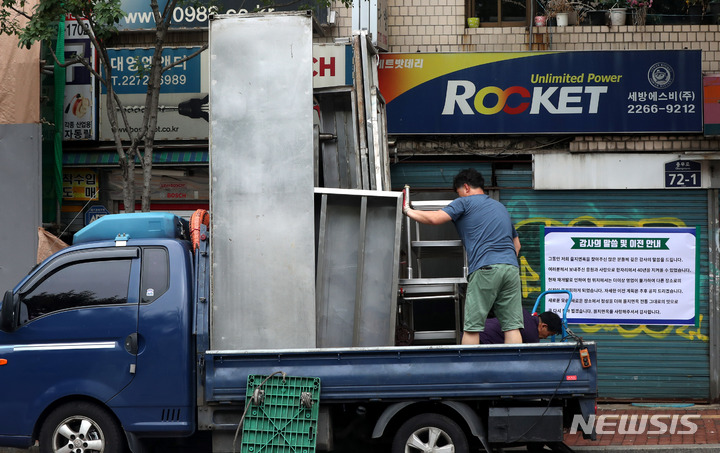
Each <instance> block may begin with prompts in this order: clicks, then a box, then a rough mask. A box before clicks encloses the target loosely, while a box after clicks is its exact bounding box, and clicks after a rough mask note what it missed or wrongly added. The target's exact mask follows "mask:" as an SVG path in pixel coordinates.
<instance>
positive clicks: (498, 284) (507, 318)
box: [464, 264, 524, 332]
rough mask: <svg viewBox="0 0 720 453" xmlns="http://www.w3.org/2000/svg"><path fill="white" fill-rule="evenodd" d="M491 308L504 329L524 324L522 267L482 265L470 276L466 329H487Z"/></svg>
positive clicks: (478, 330)
mask: <svg viewBox="0 0 720 453" xmlns="http://www.w3.org/2000/svg"><path fill="white" fill-rule="evenodd" d="M490 309H493V310H494V312H495V316H496V317H497V318H498V321H500V326H501V327H502V330H503V332H505V331H507V330H513V329H522V328H523V327H524V325H523V314H522V293H521V285H520V270H519V269H518V267H517V266H513V265H511V264H493V265H491V266H483V267H481V268H480V269H478V270H476V271H475V272H473V273H472V274H470V276H469V277H468V286H467V293H466V295H465V326H464V330H465V331H466V332H482V331H483V330H485V320H486V319H487V316H488V313H490Z"/></svg>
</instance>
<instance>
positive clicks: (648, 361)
mask: <svg viewBox="0 0 720 453" xmlns="http://www.w3.org/2000/svg"><path fill="white" fill-rule="evenodd" d="M405 166H406V167H410V166H411V164H405ZM467 166H469V165H462V164H461V165H459V167H458V169H459V168H465V167H467ZM485 168H486V170H485V171H483V169H480V168H478V169H479V170H481V171H483V174H484V175H486V174H488V173H486V171H487V172H489V171H490V167H489V166H486V167H485ZM448 170H449V169H447V168H443V172H444V173H448ZM439 172H440V169H438V170H437V171H436V172H435V174H434V176H433V172H432V170H431V169H430V168H429V167H428V166H427V165H426V166H424V167H423V174H425V175H427V176H428V177H429V178H432V179H429V180H430V181H439V180H440V176H439ZM403 175H411V176H413V177H416V178H419V177H420V172H413V171H412V170H409V169H408V168H405V169H403V172H398V174H396V173H393V185H394V186H398V185H400V186H402V184H405V182H404V178H403ZM453 175H454V173H451V174H450V175H447V174H446V175H445V176H444V177H445V178H447V177H449V178H450V181H451V180H452V176H453ZM486 179H487V177H486ZM495 179H496V181H497V185H498V186H499V187H500V201H501V202H502V203H503V204H505V206H507V208H508V210H509V211H510V215H511V216H512V219H513V222H514V223H515V226H516V227H517V229H518V233H519V234H520V239H521V242H522V251H521V254H520V255H521V273H522V281H523V305H524V306H525V307H529V308H531V307H532V305H533V304H534V302H535V300H536V298H537V296H538V295H539V294H540V292H541V291H542V281H543V276H542V275H541V274H542V270H543V263H542V255H541V253H542V247H541V242H540V241H541V240H542V233H541V230H542V228H541V227H542V226H637V227H641V226H642V227H699V231H700V241H699V244H700V246H699V250H698V253H699V254H700V257H699V267H698V278H699V280H700V282H699V283H700V284H699V292H698V295H697V297H698V300H699V304H698V307H699V308H698V310H699V312H698V317H699V319H700V326H699V327H694V326H653V325H575V324H573V325H570V329H571V330H572V331H573V332H575V334H577V335H579V336H581V337H582V338H583V339H584V340H588V341H590V340H592V341H597V342H598V364H597V365H598V378H599V380H598V382H599V396H600V398H602V399H606V400H624V401H640V400H644V401H652V400H663V401H670V400H682V401H687V400H698V401H708V400H710V370H709V346H708V345H709V343H708V340H709V328H708V326H709V322H708V321H709V320H708V313H709V308H708V300H709V293H710V287H709V286H710V281H709V278H708V275H709V256H708V255H709V254H708V250H709V245H708V238H709V237H710V234H714V232H711V233H709V232H708V191H707V190H602V191H590V190H576V191H535V190H532V189H531V186H532V172H531V168H530V165H529V164H517V165H515V167H514V168H513V169H508V170H496V171H495ZM417 185H418V184H417V183H416V186H417ZM427 186H430V187H432V184H427ZM445 187H447V186H445ZM539 372H541V371H539Z"/></svg>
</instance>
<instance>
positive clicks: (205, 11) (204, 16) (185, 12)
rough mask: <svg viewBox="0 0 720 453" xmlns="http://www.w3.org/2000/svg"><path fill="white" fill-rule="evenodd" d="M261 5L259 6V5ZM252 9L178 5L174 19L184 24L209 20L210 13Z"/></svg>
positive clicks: (229, 12) (260, 10)
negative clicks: (224, 9) (222, 8)
mask: <svg viewBox="0 0 720 453" xmlns="http://www.w3.org/2000/svg"><path fill="white" fill-rule="evenodd" d="M258 7H259V6H258ZM251 11H254V10H251ZM251 11H248V10H247V9H244V8H241V9H237V10H236V9H228V10H226V11H221V10H218V7H217V6H211V7H209V8H207V7H205V6H200V7H199V8H195V7H193V6H186V7H184V8H183V7H180V6H178V7H176V8H175V9H174V10H173V16H172V20H173V23H176V24H182V23H183V22H187V23H192V22H207V21H208V19H209V17H210V15H212V14H218V13H223V14H247V13H249V12H251ZM272 11H274V9H273V8H263V9H258V11H257V12H272Z"/></svg>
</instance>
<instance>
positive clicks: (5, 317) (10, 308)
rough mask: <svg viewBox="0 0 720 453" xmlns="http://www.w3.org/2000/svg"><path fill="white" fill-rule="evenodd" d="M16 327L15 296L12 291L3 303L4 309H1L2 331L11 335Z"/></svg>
mask: <svg viewBox="0 0 720 453" xmlns="http://www.w3.org/2000/svg"><path fill="white" fill-rule="evenodd" d="M16 327H17V324H16V323H15V296H14V294H13V292H12V291H7V292H5V297H4V298H3V301H2V308H0V330H2V331H3V332H8V333H10V332H12V331H14V330H15V328H16Z"/></svg>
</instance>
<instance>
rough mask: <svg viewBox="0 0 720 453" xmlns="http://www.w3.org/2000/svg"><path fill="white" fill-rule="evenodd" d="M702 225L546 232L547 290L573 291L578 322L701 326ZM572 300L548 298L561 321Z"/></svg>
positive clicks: (570, 315) (571, 312)
mask: <svg viewBox="0 0 720 453" xmlns="http://www.w3.org/2000/svg"><path fill="white" fill-rule="evenodd" d="M697 237H698V236H697V231H696V229H695V228H582V227H546V228H545V244H544V246H545V259H544V263H545V269H544V271H545V272H544V275H545V280H544V284H545V289H546V290H552V289H562V290H569V291H570V292H571V293H572V303H571V305H570V308H569V309H568V312H567V319H568V322H569V323H575V324H641V325H642V324H662V325H695V324H696V304H697V276H696V263H697V241H698V239H697ZM566 300H567V296H565V295H560V296H557V295H548V296H547V297H546V299H545V309H546V310H548V311H553V312H555V313H558V314H559V315H561V316H562V311H563V309H564V308H565V302H566Z"/></svg>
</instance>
